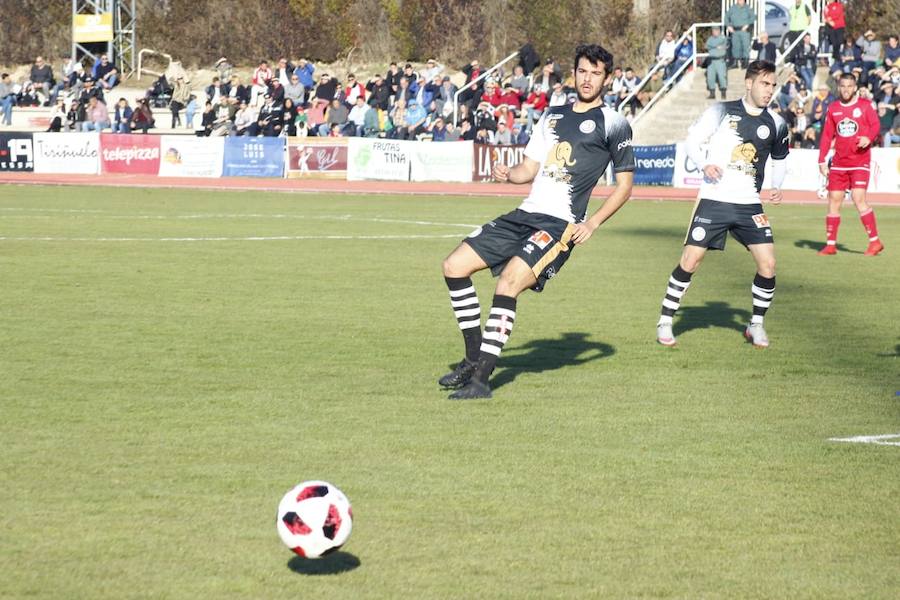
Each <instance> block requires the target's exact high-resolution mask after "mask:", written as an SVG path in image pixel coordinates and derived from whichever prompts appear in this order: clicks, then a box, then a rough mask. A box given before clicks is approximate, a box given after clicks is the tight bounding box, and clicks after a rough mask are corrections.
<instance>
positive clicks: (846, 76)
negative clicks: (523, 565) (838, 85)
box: [838, 73, 856, 83]
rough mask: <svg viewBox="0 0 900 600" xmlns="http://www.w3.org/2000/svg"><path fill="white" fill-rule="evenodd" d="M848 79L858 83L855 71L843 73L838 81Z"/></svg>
mask: <svg viewBox="0 0 900 600" xmlns="http://www.w3.org/2000/svg"><path fill="white" fill-rule="evenodd" d="M847 79H849V80H850V81H852V82H853V83H856V75H854V74H853V73H841V76H840V77H838V81H844V80H847Z"/></svg>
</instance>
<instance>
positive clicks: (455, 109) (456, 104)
mask: <svg viewBox="0 0 900 600" xmlns="http://www.w3.org/2000/svg"><path fill="white" fill-rule="evenodd" d="M518 55H519V51H518V50H516V51H515V52H513V53H512V54H510V55H509V56H507V57H506V58H504V59H503V60H501V61H500V62H498V63H497V64H496V65H494V66H493V67H491V68H490V69H488V70H487V71H485V72H484V73H482V74H481V75H479V76H478V77H477V78H476V79H473V80H472V81H470V82H469V83H467V84H465V85H464V86H462V87H461V88H459V90H457V92H456V93H455V94H453V122H454V123H456V117H457V116H458V111H459V97H460V95H461V94H462V93H463V92H464V91H466V89H467V88H468V87H469V86H472V85H477V84H478V83H479V82H480V81H482V80H484V79H485V78H487V76H488V75H490V74H491V73H493V72H495V71H498V70H500V67H502V66H503V65H505V64H506V63H507V62H509V61H511V60H512V59H514V58H515V57H517V56H518Z"/></svg>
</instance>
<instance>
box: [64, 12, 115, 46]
mask: <svg viewBox="0 0 900 600" xmlns="http://www.w3.org/2000/svg"><path fill="white" fill-rule="evenodd" d="M72 39H74V40H75V41H76V42H78V43H81V42H109V41H111V40H112V39H113V16H112V13H100V14H99V15H75V20H74V21H73V23H72Z"/></svg>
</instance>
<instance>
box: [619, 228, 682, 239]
mask: <svg viewBox="0 0 900 600" xmlns="http://www.w3.org/2000/svg"><path fill="white" fill-rule="evenodd" d="M616 233H617V234H621V235H625V236H628V237H658V238H663V239H676V240H681V239H684V227H681V226H678V227H675V226H666V227H653V226H647V227H625V228H623V229H617V230H616Z"/></svg>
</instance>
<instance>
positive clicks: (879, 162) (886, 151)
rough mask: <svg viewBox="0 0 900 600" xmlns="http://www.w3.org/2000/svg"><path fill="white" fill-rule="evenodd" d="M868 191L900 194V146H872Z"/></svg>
mask: <svg viewBox="0 0 900 600" xmlns="http://www.w3.org/2000/svg"><path fill="white" fill-rule="evenodd" d="M869 191H870V192H884V193H888V194H900V148H873V149H872V173H871V179H869Z"/></svg>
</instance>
